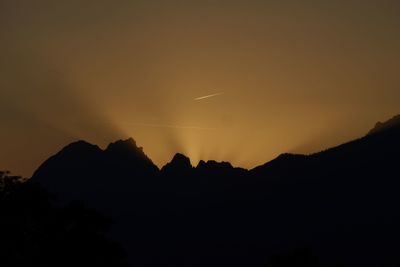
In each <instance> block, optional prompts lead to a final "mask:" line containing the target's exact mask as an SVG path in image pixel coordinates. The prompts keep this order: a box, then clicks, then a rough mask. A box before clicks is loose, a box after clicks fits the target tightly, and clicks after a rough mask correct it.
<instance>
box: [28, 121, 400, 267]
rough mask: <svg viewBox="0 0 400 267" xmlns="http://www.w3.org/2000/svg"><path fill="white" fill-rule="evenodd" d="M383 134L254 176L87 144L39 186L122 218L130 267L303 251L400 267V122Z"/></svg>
mask: <svg viewBox="0 0 400 267" xmlns="http://www.w3.org/2000/svg"><path fill="white" fill-rule="evenodd" d="M382 125H386V126H385V127H384V130H373V131H371V132H370V133H369V134H368V135H366V136H364V137H362V138H360V139H357V140H354V141H351V142H348V143H345V144H342V145H340V146H337V147H334V148H331V149H328V150H325V151H322V152H319V153H315V154H312V155H293V154H282V155H281V156H279V157H278V158H276V159H275V160H272V161H271V162H268V163H266V164H264V165H262V166H259V167H256V168H254V169H252V170H250V171H247V170H244V169H240V168H234V167H232V166H231V164H229V163H218V162H215V161H208V162H204V161H202V162H200V163H199V164H198V165H197V166H196V167H193V166H192V165H191V163H190V159H188V158H187V157H185V156H184V155H181V154H177V155H175V156H174V158H173V159H172V161H171V162H170V163H169V164H167V165H166V166H164V167H163V168H162V169H161V171H158V169H157V168H156V167H155V166H154V164H153V163H152V162H151V160H150V159H148V157H147V156H146V155H145V154H144V153H143V151H142V150H141V149H140V148H138V147H137V146H136V144H135V143H134V142H132V140H127V141H119V142H116V143H113V144H111V145H110V146H109V147H108V148H107V149H106V150H105V151H103V150H101V149H99V148H98V147H96V146H93V145H90V144H87V143H84V142H78V143H75V144H72V145H70V146H67V147H66V148H65V149H63V150H62V151H61V152H59V153H58V154H57V155H55V156H53V157H52V158H50V159H49V160H48V161H46V162H45V163H44V164H43V165H42V166H41V167H40V168H39V170H38V171H37V172H36V173H35V175H34V177H33V178H32V181H38V182H40V183H42V184H44V185H46V186H47V188H49V189H51V190H53V192H55V193H58V194H59V195H61V196H66V195H67V196H68V197H69V198H71V197H76V198H81V199H83V200H85V201H86V202H87V203H89V204H91V205H94V206H95V207H96V208H98V209H100V210H101V211H103V212H105V213H108V214H110V215H111V216H113V218H114V219H115V221H116V223H117V224H116V227H115V229H114V236H115V238H116V239H117V240H119V241H120V242H122V243H123V244H124V246H125V248H126V249H127V250H128V252H129V254H130V256H131V259H130V260H131V263H132V266H133V265H137V266H189V265H190V266H227V265H230V266H261V265H262V264H264V263H265V262H267V259H268V257H270V256H271V255H272V254H274V253H275V252H276V251H279V250H291V249H296V248H297V247H308V248H311V249H312V250H313V251H314V253H315V254H316V255H317V256H318V257H319V258H320V260H321V262H327V263H330V264H336V263H339V264H340V266H398V264H399V263H400V260H399V259H398V257H397V251H398V249H400V246H399V245H398V244H400V228H399V227H398V225H400V212H399V211H398V206H399V205H400V194H398V190H399V189H400V175H399V167H398V166H400V123H399V122H398V121H397V119H395V120H391V121H389V122H387V123H383V124H382ZM378 128H381V126H379V127H378ZM49 185H50V186H49ZM284 266H287V265H284ZM330 266H332V265H330Z"/></svg>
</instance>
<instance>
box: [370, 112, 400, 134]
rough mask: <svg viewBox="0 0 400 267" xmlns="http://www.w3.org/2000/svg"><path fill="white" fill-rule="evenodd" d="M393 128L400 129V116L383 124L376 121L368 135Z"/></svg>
mask: <svg viewBox="0 0 400 267" xmlns="http://www.w3.org/2000/svg"><path fill="white" fill-rule="evenodd" d="M394 127H400V114H399V115H396V116H394V117H393V118H391V119H390V120H387V121H385V122H380V121H378V122H377V123H376V124H375V127H374V128H373V129H372V130H370V131H369V133H368V135H372V134H376V133H379V132H382V131H386V130H388V129H391V128H394Z"/></svg>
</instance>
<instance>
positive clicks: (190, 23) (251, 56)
mask: <svg viewBox="0 0 400 267" xmlns="http://www.w3.org/2000/svg"><path fill="white" fill-rule="evenodd" d="M399 13H400V2H399V1H398V0H369V1H361V0H360V1H356V0H346V1H339V0H338V1H333V0H331V1H324V0H318V1H316V0H315V1H312V0H304V1H298V0H279V1H267V0H264V1H258V0H253V1H251V0H243V1H239V0H230V1H225V0H221V1H216V0H214V1H211V0H202V1H196V0H190V1H177V0H168V1H165V0H144V1H134V0H129V1H128V0H118V1H117V0H112V1H111V0H110V1H102V0H58V1H53V0H35V1H31V0H0V36H1V37H0V123H1V126H0V169H1V170H10V171H12V172H13V173H14V174H20V175H24V176H30V175H31V174H32V172H33V171H34V170H35V169H36V168H37V167H38V166H39V165H40V164H41V163H42V162H43V161H44V160H46V159H47V158H48V157H49V156H51V155H53V154H55V153H56V152H57V151H59V150H60V149H61V148H62V147H64V146H65V145H67V144H68V143H71V142H73V141H76V140H86V141H88V142H90V143H94V144H98V145H99V146H100V147H102V148H104V147H105V146H106V145H107V144H108V143H110V142H112V141H115V140H118V139H126V138H128V137H133V138H134V139H135V140H136V142H137V143H138V145H140V146H142V147H143V148H144V151H145V153H146V154H147V155H148V156H149V157H150V158H151V159H152V160H153V161H154V163H156V164H157V165H158V166H159V167H161V166H162V165H163V164H165V163H166V162H168V161H170V159H171V158H172V157H173V155H174V154H175V153H176V152H180V153H183V154H185V155H187V156H189V157H190V158H191V161H192V164H194V165H196V164H197V162H198V161H199V160H201V159H203V160H209V159H214V160H217V161H230V162H231V163H232V164H233V165H235V166H241V167H245V168H252V167H255V166H257V165H260V164H263V163H265V162H267V161H269V160H271V159H273V158H275V157H276V156H278V155H279V154H281V153H284V152H291V153H312V152H316V151H318V150H322V149H325V148H328V147H330V146H334V145H337V144H340V143H343V142H345V141H348V140H351V139H354V138H357V137H360V136H363V135H365V134H366V133H367V132H368V131H369V130H370V129H371V128H372V127H373V126H374V124H375V123H376V122H377V121H382V120H386V119H389V118H391V117H392V116H394V115H396V114H399V113H400V106H399V100H400V75H399V70H400V49H399V48H400V16H398V14H399Z"/></svg>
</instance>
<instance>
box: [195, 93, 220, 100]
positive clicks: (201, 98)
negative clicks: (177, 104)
mask: <svg viewBox="0 0 400 267" xmlns="http://www.w3.org/2000/svg"><path fill="white" fill-rule="evenodd" d="M222 94H224V93H216V94H212V95H205V96H200V97H197V98H195V99H194V100H196V101H198V100H203V99H207V98H210V97H214V96H219V95H222Z"/></svg>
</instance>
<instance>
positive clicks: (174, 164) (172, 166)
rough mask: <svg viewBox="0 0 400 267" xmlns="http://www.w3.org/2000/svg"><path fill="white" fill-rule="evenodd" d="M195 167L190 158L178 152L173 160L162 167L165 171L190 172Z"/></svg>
mask: <svg viewBox="0 0 400 267" xmlns="http://www.w3.org/2000/svg"><path fill="white" fill-rule="evenodd" d="M192 169H193V166H192V164H191V163H190V159H189V158H188V157H186V156H185V155H183V154H181V153H176V154H175V155H174V157H173V158H172V160H171V162H169V163H167V164H166V165H165V166H164V167H162V169H161V171H162V172H164V173H168V174H170V173H178V172H188V171H190V170H192Z"/></svg>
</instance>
